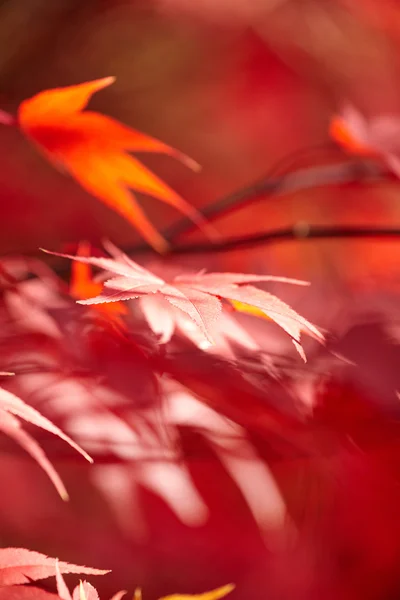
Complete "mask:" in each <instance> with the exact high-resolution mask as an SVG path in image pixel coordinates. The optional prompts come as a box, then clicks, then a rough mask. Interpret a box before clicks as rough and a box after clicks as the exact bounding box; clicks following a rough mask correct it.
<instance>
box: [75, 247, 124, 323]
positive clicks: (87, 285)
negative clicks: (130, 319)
mask: <svg viewBox="0 0 400 600" xmlns="http://www.w3.org/2000/svg"><path fill="white" fill-rule="evenodd" d="M76 254H77V256H83V257H89V256H90V244H88V243H87V242H80V243H79V245H78V249H77V253H76ZM102 288H103V284H102V283H101V282H98V281H95V280H94V279H93V275H92V269H91V267H90V265H88V264H86V263H81V262H78V261H74V262H73V263H72V268H71V283H70V286H69V292H70V294H71V296H72V297H73V298H75V299H76V300H85V299H86V298H93V297H94V296H97V295H98V294H100V292H101V290H102ZM95 308H96V310H98V311H99V312H101V313H103V314H104V315H105V316H107V317H108V318H109V319H111V320H113V321H115V322H117V323H118V324H119V325H120V326H124V324H123V321H122V319H121V316H120V315H126V314H128V312H129V311H128V309H127V308H126V306H125V304H123V303H122V302H113V303H112V304H99V305H96V306H95Z"/></svg>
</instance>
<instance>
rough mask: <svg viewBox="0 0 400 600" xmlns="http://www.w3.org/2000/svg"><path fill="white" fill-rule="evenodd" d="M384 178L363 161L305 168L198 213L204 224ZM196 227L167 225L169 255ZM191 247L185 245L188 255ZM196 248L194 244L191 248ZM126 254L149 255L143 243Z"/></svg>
mask: <svg viewBox="0 0 400 600" xmlns="http://www.w3.org/2000/svg"><path fill="white" fill-rule="evenodd" d="M385 175H387V171H386V170H385V169H384V168H382V166H381V165H379V164H377V163H375V162H371V161H364V160H351V161H347V162H345V163H343V162H341V163H336V164H333V165H332V164H330V165H320V166H317V167H308V168H304V169H299V170H297V171H294V172H292V173H287V174H284V175H281V176H278V177H272V178H263V179H260V180H259V181H257V182H256V183H253V184H251V185H249V186H246V187H244V188H242V189H241V190H239V191H237V192H234V193H232V194H229V195H227V196H224V197H223V198H221V199H220V200H217V201H216V202H213V203H211V204H210V205H209V206H207V207H205V208H204V209H203V210H202V214H203V215H204V216H205V217H206V218H207V220H208V221H215V220H216V219H217V218H220V217H222V216H225V215H227V214H228V213H231V212H233V211H235V210H238V209H240V208H243V207H244V206H248V205H250V204H252V203H253V202H256V201H257V200H259V199H260V198H263V197H273V198H275V197H276V196H280V195H283V194H288V193H294V192H299V191H302V190H305V189H311V188H315V187H321V186H329V185H340V184H342V185H343V184H348V183H355V182H364V181H371V180H380V179H383V178H384V177H385ZM195 228H196V225H194V223H193V222H192V221H190V220H189V219H187V218H183V219H181V220H180V221H178V223H175V224H174V225H171V227H168V228H167V229H166V230H165V231H163V232H162V235H163V237H164V238H165V239H166V240H168V241H169V242H170V243H171V251H170V252H171V253H174V254H175V253H176V252H179V253H180V249H181V248H182V246H179V250H178V247H175V246H174V242H175V240H176V239H177V238H179V237H180V236H181V235H183V234H185V233H189V232H190V231H192V230H193V229H195ZM223 243H224V242H223V241H222V242H219V243H216V244H212V243H211V242H209V241H208V240H207V242H205V243H204V244H203V246H204V247H205V246H206V245H207V246H210V247H214V246H216V247H221V244H223ZM191 247H192V246H189V245H185V248H186V249H187V251H188V252H190V250H189V248H191ZM193 247H194V248H197V247H198V244H196V245H194V244H193ZM127 251H128V252H129V253H130V254H139V253H143V252H150V251H151V250H150V248H149V247H148V246H147V245H145V244H140V245H137V246H134V247H132V248H129V249H127ZM194 251H198V250H194Z"/></svg>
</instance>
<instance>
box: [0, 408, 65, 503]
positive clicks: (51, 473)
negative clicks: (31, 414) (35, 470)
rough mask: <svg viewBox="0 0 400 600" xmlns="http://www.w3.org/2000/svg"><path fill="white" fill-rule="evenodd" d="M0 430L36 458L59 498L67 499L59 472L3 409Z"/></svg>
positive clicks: (36, 444) (13, 418)
mask: <svg viewBox="0 0 400 600" xmlns="http://www.w3.org/2000/svg"><path fill="white" fill-rule="evenodd" d="M0 430H1V431H2V432H3V433H5V434H6V435H8V436H9V437H10V438H12V439H13V440H15V442H17V444H19V445H20V446H21V447H22V448H24V449H25V450H26V451H27V452H28V453H29V454H30V455H31V456H32V458H34V459H35V460H36V462H37V463H38V464H39V465H40V466H41V467H42V469H43V470H44V471H45V472H46V473H47V475H48V477H49V478H50V479H51V481H52V482H53V484H54V487H55V488H56V490H57V491H58V493H59V494H60V496H61V498H62V499H63V500H68V492H67V490H66V489H65V486H64V484H63V482H62V480H61V478H60V476H59V474H58V473H57V471H56V470H55V468H54V467H53V465H52V464H51V462H50V461H49V459H48V458H47V456H46V454H45V453H44V452H43V450H42V448H41V447H40V446H39V444H38V443H37V442H36V440H35V439H34V438H33V437H32V436H31V435H29V433H27V432H26V431H24V430H23V429H22V428H21V424H20V422H19V421H18V419H16V418H15V417H14V416H13V415H10V414H8V413H6V412H5V411H0Z"/></svg>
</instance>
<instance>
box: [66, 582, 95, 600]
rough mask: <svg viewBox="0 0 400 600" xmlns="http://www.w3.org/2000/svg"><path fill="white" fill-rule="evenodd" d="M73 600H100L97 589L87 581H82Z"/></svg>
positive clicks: (73, 595)
mask: <svg viewBox="0 0 400 600" xmlns="http://www.w3.org/2000/svg"><path fill="white" fill-rule="evenodd" d="M72 600H100V598H99V594H98V593H97V590H96V588H94V587H93V586H92V585H91V584H90V583H88V582H87V581H81V582H80V584H79V585H78V586H77V587H76V588H75V589H74V593H73V594H72Z"/></svg>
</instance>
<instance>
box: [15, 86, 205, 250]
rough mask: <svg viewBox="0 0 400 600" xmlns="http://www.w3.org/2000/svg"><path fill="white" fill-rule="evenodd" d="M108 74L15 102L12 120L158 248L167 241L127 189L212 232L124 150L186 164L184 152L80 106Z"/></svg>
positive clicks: (179, 198)
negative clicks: (165, 205) (16, 112)
mask: <svg viewBox="0 0 400 600" xmlns="http://www.w3.org/2000/svg"><path fill="white" fill-rule="evenodd" d="M114 81H115V78H114V77H105V78H103V79H98V80H95V81H90V82H87V83H81V84H79V85H73V86H69V87H64V88H55V89H51V90H46V91H43V92H40V93H39V94H37V95H36V96H34V97H33V98H30V99H28V100H25V101H24V102H22V103H21V105H20V107H19V110H18V122H19V125H20V128H21V130H22V131H23V133H24V134H25V135H26V136H27V137H28V138H29V139H30V140H31V141H32V142H33V143H34V144H35V145H36V146H38V147H39V149H40V150H41V151H42V152H43V153H44V154H45V156H46V157H47V158H48V160H50V161H51V162H53V163H55V164H56V165H59V166H61V167H63V169H65V170H66V171H68V172H69V173H70V174H71V175H72V176H73V177H74V178H75V179H76V180H77V181H78V183H79V184H80V185H81V186H82V187H83V188H85V190H86V191H88V192H89V193H90V194H92V195H93V196H95V197H96V198H98V199H99V200H101V201H102V202H104V203H105V204H107V205H108V206H109V207H110V208H112V209H113V210H115V211H116V212H118V213H119V214H120V215H122V216H123V217H124V218H125V219H127V220H128V221H129V222H130V223H131V224H132V225H133V226H134V227H135V228H136V229H138V230H139V232H140V233H141V235H142V236H143V237H144V238H145V239H146V240H147V242H148V243H149V244H151V245H152V246H153V247H154V248H155V249H156V250H158V251H165V250H166V249H167V242H166V241H165V240H164V238H163V237H162V236H161V235H160V234H159V233H158V231H157V230H156V229H155V227H154V226H153V225H152V224H151V223H150V221H149V220H148V219H147V217H146V215H145V213H144V211H143V210H142V208H141V207H140V205H139V204H138V202H137V200H136V198H135V196H134V194H133V193H132V192H131V191H129V190H130V189H132V190H136V191H137V192H140V193H142V194H145V195H149V196H153V197H154V198H157V199H158V200H161V201H162V202H166V203H167V204H169V205H171V206H173V207H174V208H176V209H178V210H180V211H181V212H182V213H184V214H185V215H187V216H188V217H189V218H191V219H192V220H193V221H194V222H195V223H196V224H197V225H199V227H201V228H202V229H204V231H206V232H208V234H209V235H212V230H211V228H209V227H208V226H207V225H206V223H205V220H204V219H203V217H202V216H201V214H200V213H199V212H198V211H196V210H195V209H194V208H193V207H191V206H190V204H188V203H187V202H186V201H185V200H184V199H183V198H182V197H181V196H179V195H178V194H177V193H176V192H174V191H173V190H172V189H171V188H170V187H169V186H168V185H166V184H165V183H164V182H163V181H161V179H159V178H158V177H157V176H156V175H154V174H153V173H152V172H151V171H150V170H149V169H147V168H146V167H144V165H143V164H142V163H141V162H139V161H138V160H137V159H136V158H133V157H132V156H130V154H128V152H130V151H132V152H158V153H164V154H168V155H170V156H173V157H174V158H177V159H179V160H180V161H182V162H183V163H184V164H186V165H187V166H189V167H191V168H197V167H198V165H197V164H196V163H195V162H194V161H193V160H192V159H190V158H189V157H187V156H186V155H184V154H182V153H181V152H179V151H177V150H175V149H173V148H171V147H170V146H168V145H167V144H164V143H163V142H160V141H158V140H156V139H154V138H152V137H150V136H147V135H145V134H142V133H139V132H137V131H135V130H133V129H131V128H129V127H127V126H125V125H123V124H122V123H119V122H118V121H116V120H114V119H112V118H111V117H107V116H105V115H101V114H99V113H95V112H91V111H85V112H82V111H83V109H84V108H85V107H86V106H87V104H88V103H89V101H90V98H91V97H92V95H93V94H94V93H95V92H98V91H99V90H101V89H103V88H105V87H108V86H109V85H111V84H112V83H113V82H114Z"/></svg>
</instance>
